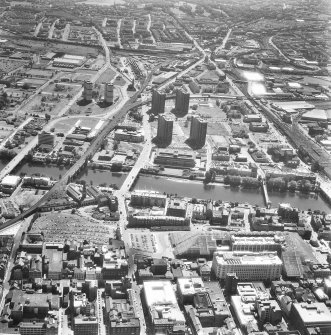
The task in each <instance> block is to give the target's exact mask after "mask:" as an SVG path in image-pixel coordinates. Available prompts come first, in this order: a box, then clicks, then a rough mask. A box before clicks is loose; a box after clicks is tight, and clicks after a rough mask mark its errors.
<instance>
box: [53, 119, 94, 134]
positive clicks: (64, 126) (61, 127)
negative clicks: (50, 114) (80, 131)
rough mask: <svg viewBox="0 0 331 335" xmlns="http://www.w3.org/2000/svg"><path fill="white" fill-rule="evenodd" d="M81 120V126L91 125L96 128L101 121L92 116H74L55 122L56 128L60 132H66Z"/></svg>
mask: <svg viewBox="0 0 331 335" xmlns="http://www.w3.org/2000/svg"><path fill="white" fill-rule="evenodd" d="M79 120H80V121H81V122H80V126H81V127H90V128H94V127H95V126H96V124H97V123H98V122H99V119H96V118H92V117H79V116H77V117H74V118H68V119H64V120H61V121H59V122H57V123H56V124H55V130H56V132H58V133H66V132H68V131H69V130H70V129H71V128H72V127H73V126H74V125H75V124H76V122H77V121H79Z"/></svg>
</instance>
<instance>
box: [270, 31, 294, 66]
mask: <svg viewBox="0 0 331 335" xmlns="http://www.w3.org/2000/svg"><path fill="white" fill-rule="evenodd" d="M275 36H276V35H275ZM275 36H271V37H270V38H269V41H268V42H269V44H270V45H271V46H272V47H273V48H274V49H275V50H277V51H278V52H279V54H280V55H281V56H282V57H283V58H284V59H286V60H287V61H288V62H290V61H291V60H290V59H289V58H288V57H287V56H285V55H284V53H283V52H282V51H281V50H280V49H279V48H278V47H277V46H276V45H275V44H274V42H273V41H272V39H273V38H274V37H275Z"/></svg>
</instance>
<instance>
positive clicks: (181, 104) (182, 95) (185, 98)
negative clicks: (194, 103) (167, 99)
mask: <svg viewBox="0 0 331 335" xmlns="http://www.w3.org/2000/svg"><path fill="white" fill-rule="evenodd" d="M189 105H190V93H187V92H185V91H184V90H182V89H179V90H177V92H176V100H175V109H176V112H178V113H180V114H187V113H188V109H189Z"/></svg>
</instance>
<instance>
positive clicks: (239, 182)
mask: <svg viewBox="0 0 331 335" xmlns="http://www.w3.org/2000/svg"><path fill="white" fill-rule="evenodd" d="M224 184H226V185H231V186H235V187H238V186H241V187H243V188H259V187H260V185H261V183H260V181H259V180H258V179H256V178H252V177H240V176H225V177H224Z"/></svg>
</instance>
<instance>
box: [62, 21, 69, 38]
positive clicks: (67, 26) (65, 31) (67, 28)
mask: <svg viewBox="0 0 331 335" xmlns="http://www.w3.org/2000/svg"><path fill="white" fill-rule="evenodd" d="M69 34H70V24H69V23H67V24H66V26H65V28H64V32H63V34H62V41H67V40H68V37H69Z"/></svg>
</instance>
